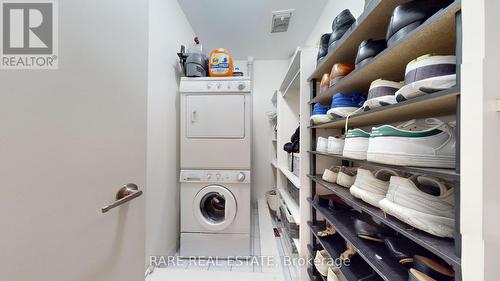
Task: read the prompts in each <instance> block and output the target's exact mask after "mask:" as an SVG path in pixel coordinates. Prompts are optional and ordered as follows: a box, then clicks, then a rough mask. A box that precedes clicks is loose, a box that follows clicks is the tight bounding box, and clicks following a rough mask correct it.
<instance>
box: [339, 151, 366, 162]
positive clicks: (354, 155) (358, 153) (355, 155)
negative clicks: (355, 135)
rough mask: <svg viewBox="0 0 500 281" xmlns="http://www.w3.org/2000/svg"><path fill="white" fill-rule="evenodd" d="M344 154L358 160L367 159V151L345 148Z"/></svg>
mask: <svg viewBox="0 0 500 281" xmlns="http://www.w3.org/2000/svg"><path fill="white" fill-rule="evenodd" d="M342 156H344V157H347V158H351V159H356V160H366V151H354V150H345V149H344V152H343V153H342Z"/></svg>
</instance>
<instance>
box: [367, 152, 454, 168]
mask: <svg viewBox="0 0 500 281" xmlns="http://www.w3.org/2000/svg"><path fill="white" fill-rule="evenodd" d="M366 159H367V160H368V161H370V162H376V163H381V164H389V165H396V166H413V167H433V168H455V157H450V156H429V155H409V154H395V153H380V152H368V153H367V155H366Z"/></svg>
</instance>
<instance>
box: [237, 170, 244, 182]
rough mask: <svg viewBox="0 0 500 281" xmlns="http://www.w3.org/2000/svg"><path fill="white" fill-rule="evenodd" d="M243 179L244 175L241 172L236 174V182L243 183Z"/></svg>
mask: <svg viewBox="0 0 500 281" xmlns="http://www.w3.org/2000/svg"><path fill="white" fill-rule="evenodd" d="M245 178H246V176H245V173H243V172H239V173H238V176H237V180H238V181H240V182H241V181H244V180H245Z"/></svg>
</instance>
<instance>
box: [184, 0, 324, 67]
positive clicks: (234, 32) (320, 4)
mask: <svg viewBox="0 0 500 281" xmlns="http://www.w3.org/2000/svg"><path fill="white" fill-rule="evenodd" d="M178 2H179V4H180V6H181V7H182V9H183V10H184V13H185V14H186V16H187V19H188V20H189V22H190V23H191V26H192V27H193V29H194V31H195V33H196V34H197V36H199V38H200V41H201V43H202V44H203V50H204V51H205V52H207V53H208V52H209V51H210V50H212V49H216V48H226V49H228V50H229V52H230V53H231V54H232V55H233V58H235V59H246V58H247V57H248V56H252V57H254V58H255V59H286V58H289V57H290V56H291V55H292V54H293V52H294V51H295V49H296V48H297V46H300V45H302V44H304V42H305V41H306V39H307V38H308V36H309V33H310V32H311V30H312V29H313V27H314V26H315V24H316V22H317V20H318V18H319V16H320V14H321V11H322V10H323V8H324V6H325V4H326V2H327V0H313V1H304V0H178ZM288 9H295V11H294V12H293V15H292V19H291V21H290V26H289V28H288V31H287V32H284V33H272V34H271V22H272V12H273V11H280V10H288ZM188 43H190V42H186V44H188Z"/></svg>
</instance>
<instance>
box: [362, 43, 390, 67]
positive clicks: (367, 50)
mask: <svg viewBox="0 0 500 281" xmlns="http://www.w3.org/2000/svg"><path fill="white" fill-rule="evenodd" d="M385 48H386V44H385V40H373V39H368V40H365V41H363V42H361V44H359V47H358V54H357V55H356V68H360V67H363V66H364V65H365V64H367V63H369V62H370V61H371V60H372V59H373V58H374V57H375V56H377V55H378V54H379V53H380V52H382V51H383V50H384V49H385Z"/></svg>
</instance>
